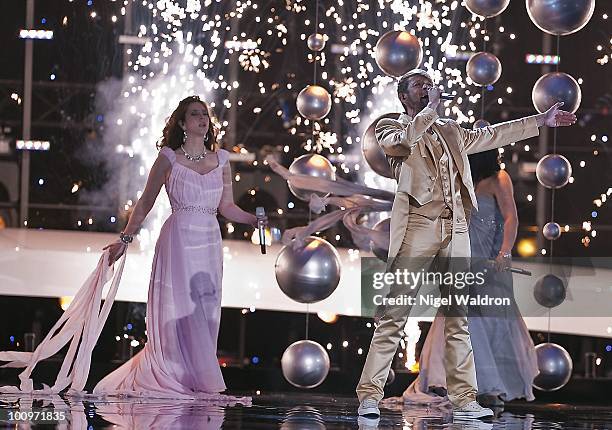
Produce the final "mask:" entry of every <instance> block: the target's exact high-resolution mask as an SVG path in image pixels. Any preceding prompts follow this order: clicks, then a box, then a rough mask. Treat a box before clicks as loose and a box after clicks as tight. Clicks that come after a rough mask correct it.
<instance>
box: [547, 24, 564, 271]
mask: <svg viewBox="0 0 612 430" xmlns="http://www.w3.org/2000/svg"><path fill="white" fill-rule="evenodd" d="M560 40H561V36H557V49H556V53H555V54H556V55H557V58H561V54H560ZM556 71H557V72H558V71H559V61H557V66H556ZM557 128H558V127H555V128H554V129H553V150H552V153H553V154H556V153H557V131H558V130H557ZM554 220H555V189H554V188H553V189H552V191H551V199H550V222H554ZM553 244H554V240H551V241H550V249H549V250H550V255H549V256H548V261H549V263H550V264H552V257H553V248H554V246H553Z"/></svg>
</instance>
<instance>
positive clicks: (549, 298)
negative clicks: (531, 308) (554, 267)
mask: <svg viewBox="0 0 612 430" xmlns="http://www.w3.org/2000/svg"><path fill="white" fill-rule="evenodd" d="M565 294H566V289H565V284H564V283H563V281H562V280H561V278H559V277H558V276H556V275H553V274H552V273H549V274H548V275H544V276H542V277H541V278H540V279H538V282H536V284H535V287H534V288H533V297H534V298H535V300H536V302H538V303H539V304H540V305H542V306H544V307H546V308H554V307H557V306H559V305H560V304H561V303H563V301H564V300H565Z"/></svg>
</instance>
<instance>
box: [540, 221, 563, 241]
mask: <svg viewBox="0 0 612 430" xmlns="http://www.w3.org/2000/svg"><path fill="white" fill-rule="evenodd" d="M542 235H543V236H544V237H545V238H546V239H548V240H555V239H559V237H561V226H560V225H559V224H557V223H556V222H547V223H546V224H545V225H544V227H543V228H542Z"/></svg>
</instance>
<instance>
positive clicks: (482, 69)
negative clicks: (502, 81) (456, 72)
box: [465, 52, 502, 86]
mask: <svg viewBox="0 0 612 430" xmlns="http://www.w3.org/2000/svg"><path fill="white" fill-rule="evenodd" d="M465 70H466V72H467V75H468V76H469V77H470V79H471V80H472V81H474V83H475V84H476V85H480V86H487V85H492V84H494V83H495V82H497V80H498V79H499V77H500V76H501V74H502V65H501V63H500V61H499V59H498V58H497V57H496V56H495V55H493V54H491V53H490V52H478V53H476V54H474V55H472V56H471V57H470V59H469V60H468V62H467V65H466V66H465Z"/></svg>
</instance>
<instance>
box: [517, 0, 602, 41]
mask: <svg viewBox="0 0 612 430" xmlns="http://www.w3.org/2000/svg"><path fill="white" fill-rule="evenodd" d="M525 4H526V6H527V13H528V14H529V18H531V21H533V23H534V24H535V25H536V27H538V28H539V29H540V30H542V31H545V32H546V33H550V34H554V35H555V36H565V35H567V34H572V33H575V32H577V31H578V30H580V29H581V28H582V27H584V26H585V25H587V23H588V22H589V20H590V19H591V17H592V16H593V11H594V10H595V0H526V1H525Z"/></svg>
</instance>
